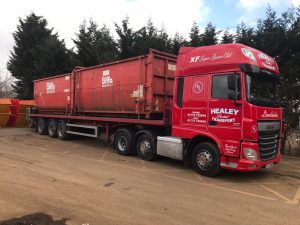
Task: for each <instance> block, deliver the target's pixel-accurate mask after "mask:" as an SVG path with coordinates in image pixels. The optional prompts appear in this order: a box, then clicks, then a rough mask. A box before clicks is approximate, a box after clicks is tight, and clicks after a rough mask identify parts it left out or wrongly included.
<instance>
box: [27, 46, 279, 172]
mask: <svg viewBox="0 0 300 225" xmlns="http://www.w3.org/2000/svg"><path fill="white" fill-rule="evenodd" d="M278 81H279V69H278V66H277V64H276V62H275V60H274V59H273V58H271V57H270V56H268V55H267V54H265V53H263V52H261V51H258V50H256V49H253V48H250V47H247V46H245V45H242V44H220V45H214V46H205V47H182V48H181V49H180V51H179V55H178V57H177V56H175V55H171V54H168V53H164V52H160V51H157V50H153V49H151V50H150V52H149V54H147V55H143V56H139V57H135V58H130V59H126V60H121V61H117V62H112V63H107V64H102V65H98V66H94V67H88V68H80V67H79V68H75V69H74V70H73V71H72V72H70V73H68V74H63V75H58V76H53V77H48V78H44V79H40V80H36V81H34V98H35V103H36V107H34V108H31V109H30V113H29V126H30V127H32V128H33V127H35V128H36V130H37V132H38V133H40V134H48V135H49V136H50V137H53V138H55V137H58V138H60V139H63V140H64V139H67V138H68V137H69V136H70V135H83V136H88V137H95V138H98V137H99V135H100V134H101V133H102V132H103V134H104V135H105V137H106V138H107V140H110V138H111V137H113V139H114V146H115V148H116V151H117V152H118V153H119V154H121V155H124V156H126V155H130V154H135V153H137V154H138V155H139V157H140V158H141V159H143V160H154V159H155V158H156V156H157V155H160V156H166V157H169V158H173V159H176V160H183V161H185V162H187V163H191V164H192V165H193V168H194V169H195V170H196V171H197V172H198V173H200V174H202V175H205V176H215V175H217V174H218V173H219V172H220V171H221V169H229V170H237V171H254V170H259V169H261V168H270V167H272V166H273V165H274V164H277V163H278V162H279V161H280V159H281V155H280V144H281V136H282V108H281V107H280V101H279V100H278V96H277V89H278V88H277V84H278Z"/></svg>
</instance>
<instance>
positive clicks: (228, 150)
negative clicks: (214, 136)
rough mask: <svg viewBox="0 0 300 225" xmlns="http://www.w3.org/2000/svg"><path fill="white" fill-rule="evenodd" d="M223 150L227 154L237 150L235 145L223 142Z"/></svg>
mask: <svg viewBox="0 0 300 225" xmlns="http://www.w3.org/2000/svg"><path fill="white" fill-rule="evenodd" d="M225 151H226V153H227V154H234V153H235V152H236V151H237V146H235V145H229V144H225Z"/></svg>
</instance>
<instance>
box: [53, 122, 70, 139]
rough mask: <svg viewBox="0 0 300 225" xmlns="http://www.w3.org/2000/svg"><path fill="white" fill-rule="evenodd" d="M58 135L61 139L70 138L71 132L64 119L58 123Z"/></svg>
mask: <svg viewBox="0 0 300 225" xmlns="http://www.w3.org/2000/svg"><path fill="white" fill-rule="evenodd" d="M56 132H57V137H58V138H59V139H61V140H66V139H68V138H69V134H68V133H67V126H66V123H65V122H64V121H62V120H61V121H59V122H58V124H57V131H56Z"/></svg>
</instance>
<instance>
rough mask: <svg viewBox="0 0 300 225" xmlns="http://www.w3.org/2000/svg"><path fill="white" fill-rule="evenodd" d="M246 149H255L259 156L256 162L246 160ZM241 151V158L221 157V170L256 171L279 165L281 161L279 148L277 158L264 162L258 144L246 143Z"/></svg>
mask: <svg viewBox="0 0 300 225" xmlns="http://www.w3.org/2000/svg"><path fill="white" fill-rule="evenodd" d="M245 147H249V148H252V149H255V150H256V151H257V154H258V159H257V160H255V161H252V160H249V159H246V158H245V156H244V152H243V148H245ZM241 149H242V150H241V154H240V158H236V157H228V156H221V168H222V169H228V170H236V171H256V170H259V169H261V168H266V167H268V166H272V165H274V164H277V163H279V162H280V160H281V154H280V148H278V151H277V155H276V157H275V158H273V159H271V160H268V161H262V160H261V159H260V156H259V150H258V144H257V143H253V142H244V143H243V144H242V146H241Z"/></svg>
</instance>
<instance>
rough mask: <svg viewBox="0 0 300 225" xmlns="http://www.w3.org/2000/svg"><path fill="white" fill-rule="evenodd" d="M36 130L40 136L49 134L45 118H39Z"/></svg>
mask: <svg viewBox="0 0 300 225" xmlns="http://www.w3.org/2000/svg"><path fill="white" fill-rule="evenodd" d="M36 130H37V132H38V133H39V134H41V135H45V134H47V131H48V129H47V123H46V120H45V119H43V118H39V119H38V121H37V124H36Z"/></svg>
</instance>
